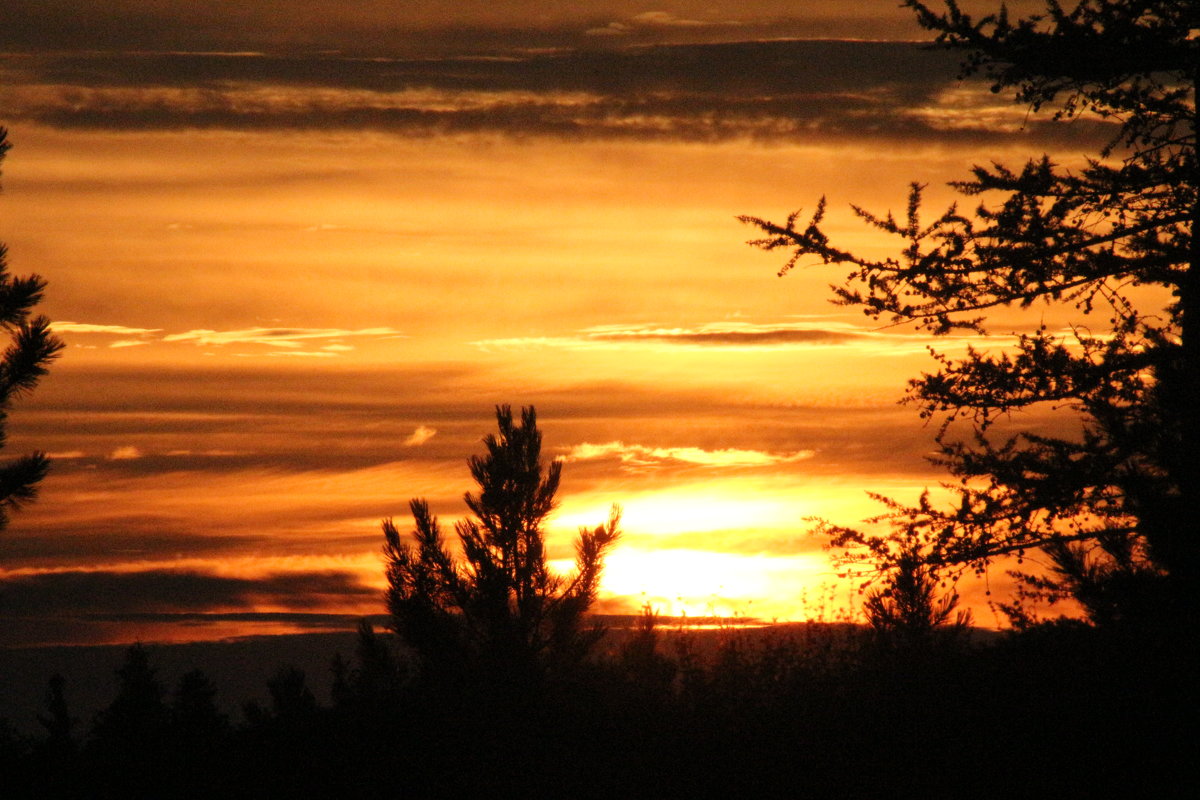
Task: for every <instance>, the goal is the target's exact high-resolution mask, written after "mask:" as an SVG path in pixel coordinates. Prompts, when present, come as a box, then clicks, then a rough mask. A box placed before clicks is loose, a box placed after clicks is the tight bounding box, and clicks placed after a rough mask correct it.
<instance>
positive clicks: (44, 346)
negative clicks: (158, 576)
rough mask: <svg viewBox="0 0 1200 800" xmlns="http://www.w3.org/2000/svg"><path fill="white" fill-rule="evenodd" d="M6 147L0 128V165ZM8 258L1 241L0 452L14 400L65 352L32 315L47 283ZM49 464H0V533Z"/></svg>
mask: <svg viewBox="0 0 1200 800" xmlns="http://www.w3.org/2000/svg"><path fill="white" fill-rule="evenodd" d="M9 148H10V145H9V143H8V131H6V130H5V129H4V128H0V162H3V161H4V156H5V154H7V152H8V150H9ZM7 255H8V248H6V247H5V246H4V244H2V243H0V329H3V331H4V333H5V334H7V335H8V336H10V337H11V341H10V342H9V345H8V347H7V348H6V349H5V350H4V352H3V354H0V448H3V447H4V443H5V438H6V436H5V423H6V421H7V419H8V411H9V409H10V408H11V406H12V402H13V400H15V399H16V398H17V397H19V396H20V395H21V394H22V393H24V392H28V391H29V390H31V389H33V387H34V386H35V385H37V382H38V379H39V378H40V377H42V376H43V375H45V374H46V367H47V366H48V365H49V364H50V362H51V361H53V360H54V358H55V357H56V356H57V355H58V353H59V351H60V350H62V348H63V343H62V341H61V340H60V339H59V338H58V337H56V336H54V335H53V334H52V333H50V321H49V320H48V319H46V317H44V316H40V315H39V316H36V317H31V316H30V312H31V310H32V309H33V307H34V306H35V305H37V304H38V303H39V302H41V300H42V291H43V290H44V289H45V288H46V281H45V280H43V279H42V277H41V276H39V275H27V276H25V277H15V276H13V275H10V274H9V272H8V258H7ZM49 463H50V462H49V460H48V459H47V458H46V456H45V454H44V453H31V454H29V455H26V456H22V457H20V458H17V459H14V460H13V461H10V462H8V463H7V464H4V465H2V466H0V531H2V530H4V528H5V527H6V526H7V524H8V515H9V513H10V512H11V511H14V510H16V509H18V508H20V507H21V506H22V505H23V504H25V503H27V502H29V501H30V500H32V499H33V498H34V497H35V496H36V494H37V484H38V482H39V481H40V480H41V479H42V478H43V477H44V476H45V474H46V469H47V468H48V467H49Z"/></svg>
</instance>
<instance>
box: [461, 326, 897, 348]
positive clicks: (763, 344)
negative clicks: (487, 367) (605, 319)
mask: <svg viewBox="0 0 1200 800" xmlns="http://www.w3.org/2000/svg"><path fill="white" fill-rule="evenodd" d="M873 337H875V338H877V337H878V334H873V333H872V332H870V331H865V330H862V329H858V328H854V327H852V326H849V325H839V324H834V323H828V324H824V325H817V324H813V323H806V322H794V323H793V322H782V323H749V322H714V323H708V324H705V325H701V326H698V327H694V328H662V327H656V326H649V325H644V326H624V325H603V326H597V327H592V328H585V329H583V330H581V331H580V332H579V333H578V334H577V335H575V336H565V337H524V338H513V339H486V340H481V341H476V342H473V344H475V345H476V346H477V347H480V348H482V349H485V350H487V349H492V348H500V349H522V348H529V347H561V348H567V349H589V350H590V349H614V348H616V349H619V348H625V347H657V346H662V345H667V346H670V347H692V348H705V347H720V348H777V347H808V346H813V345H844V344H849V343H852V342H861V341H865V340H869V339H871V338H873Z"/></svg>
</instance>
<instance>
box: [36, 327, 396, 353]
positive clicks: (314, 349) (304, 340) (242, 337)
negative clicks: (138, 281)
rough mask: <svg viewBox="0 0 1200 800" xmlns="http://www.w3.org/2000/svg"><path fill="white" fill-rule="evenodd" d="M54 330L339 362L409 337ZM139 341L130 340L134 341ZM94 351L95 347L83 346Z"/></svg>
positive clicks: (383, 330)
mask: <svg viewBox="0 0 1200 800" xmlns="http://www.w3.org/2000/svg"><path fill="white" fill-rule="evenodd" d="M52 327H53V329H54V330H55V331H56V332H57V333H60V334H64V335H67V336H71V337H76V336H78V337H92V336H119V337H122V338H119V339H115V340H113V341H110V342H108V343H107V345H106V346H107V347H109V348H110V349H124V348H130V347H144V346H147V345H153V344H193V345H196V346H198V347H206V348H225V347H250V348H258V350H257V351H255V352H242V353H236V355H239V356H246V357H249V356H254V355H258V354H264V353H262V348H266V352H265V355H268V356H283V357H291V358H336V357H337V356H339V355H342V354H345V353H349V352H353V351H354V349H355V348H354V345H352V344H348V343H347V341H346V340H351V341H355V340H357V341H381V340H387V339H401V338H405V335H404V334H403V333H401V332H400V331H398V330H396V329H395V328H389V327H375V328H297V327H273V328H268V327H254V328H238V329H232V330H214V329H211V328H196V329H193V330H190V331H183V332H181V333H168V334H165V335H164V334H163V329H162V328H134V327H129V326H126V325H101V324H94V323H87V322H56V323H54V324H53V326H52ZM134 336H135V337H137V338H130V337H134ZM83 346H85V347H92V346H91V345H83Z"/></svg>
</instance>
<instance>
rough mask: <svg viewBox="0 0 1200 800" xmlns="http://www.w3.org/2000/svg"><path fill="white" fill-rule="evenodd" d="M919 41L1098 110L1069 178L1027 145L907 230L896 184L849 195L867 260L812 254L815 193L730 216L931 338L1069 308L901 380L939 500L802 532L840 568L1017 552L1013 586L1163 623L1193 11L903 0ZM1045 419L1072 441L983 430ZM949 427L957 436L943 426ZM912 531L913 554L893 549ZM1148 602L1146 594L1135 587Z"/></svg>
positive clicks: (1039, 94) (1181, 546)
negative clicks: (1020, 313)
mask: <svg viewBox="0 0 1200 800" xmlns="http://www.w3.org/2000/svg"><path fill="white" fill-rule="evenodd" d="M907 5H908V6H909V7H911V8H912V9H914V11H915V12H916V14H917V17H918V20H919V21H920V23H921V24H922V25H923V26H925V27H926V28H928V29H930V30H933V31H935V32H936V33H937V42H938V43H939V44H940V45H942V46H945V47H951V48H957V49H962V50H965V51H966V52H967V54H968V55H967V60H966V62H965V63H964V65H963V69H964V73H965V74H972V73H982V74H983V75H984V76H985V77H987V78H989V79H990V80H991V81H992V84H993V85H992V89H993V91H996V92H1001V91H1008V90H1012V91H1014V92H1015V97H1016V101H1017V102H1020V103H1024V104H1027V105H1028V106H1030V107H1032V108H1033V109H1039V108H1041V107H1043V106H1046V107H1052V108H1054V109H1055V110H1056V113H1055V116H1056V118H1057V119H1061V120H1066V119H1070V118H1075V117H1079V116H1083V115H1092V116H1098V117H1099V118H1101V119H1104V120H1107V121H1108V122H1111V123H1114V124H1115V125H1116V130H1117V133H1116V135H1115V136H1114V137H1113V139H1112V140H1111V141H1110V142H1109V144H1108V145H1107V146H1105V147H1103V148H1102V149H1101V151H1100V152H1099V153H1098V154H1096V155H1095V156H1094V157H1091V158H1088V159H1087V162H1086V165H1085V166H1083V167H1082V168H1080V169H1077V170H1069V169H1064V168H1062V167H1060V166H1058V165H1057V164H1055V163H1054V162H1053V161H1052V160H1051V159H1050V158H1049V157H1048V156H1043V157H1041V158H1037V159H1033V160H1030V161H1029V162H1028V163H1026V164H1025V165H1024V166H1023V167H1022V168H1020V169H1010V168H1008V167H1005V166H1003V165H1001V164H993V165H992V166H989V167H980V166H977V167H975V168H974V169H973V175H972V178H971V179H970V180H966V181H961V182H958V183H955V184H952V185H953V186H954V187H955V188H956V189H957V190H958V191H959V192H960V193H961V194H963V195H965V196H967V197H973V198H974V197H978V198H980V199H981V202H980V204H979V205H978V207H977V208H976V209H975V210H974V212H973V213H972V212H966V211H962V210H960V209H959V208H958V207H957V206H952V207H950V208H949V209H948V210H947V211H946V212H944V213H942V214H940V215H938V216H936V217H934V218H933V219H932V220H930V219H926V218H924V217H923V215H922V214H921V189H922V187H921V186H920V185H918V184H914V185H913V186H912V190H911V192H910V195H909V202H908V209H907V213H906V215H905V216H904V217H903V218H901V219H898V218H896V217H894V216H893V215H891V214H888V215H886V216H883V217H879V216H876V215H874V214H871V213H870V212H868V211H865V210H863V209H861V208H858V207H854V211H855V213H856V214H857V215H858V216H859V217H860V218H862V219H863V220H864V221H865V222H866V223H868V224H869V225H870V226H873V227H874V228H877V229H879V230H881V231H884V232H886V233H888V234H891V235H894V236H896V237H899V238H900V239H902V240H903V241H904V246H903V249H902V251H901V252H900V253H899V254H898V255H896V256H893V257H889V258H884V259H872V258H867V257H863V256H860V255H856V254H854V253H851V252H849V251H846V250H842V249H839V248H837V247H835V246H834V245H832V244H831V243H830V241H829V239H828V237H827V236H826V234H825V232H824V230H823V229H822V223H823V218H824V214H825V202H824V199H822V200H821V202H820V203H819V204H818V205H817V208H816V212H815V214H814V215H813V216H812V218H811V220H810V221H809V222H808V223H807V224H802V223H799V222H798V217H799V212H797V213H795V214H792V215H791V216H790V217H789V218H788V219H787V221H786V222H785V223H784V224H782V225H779V224H775V223H772V222H768V221H765V220H762V219H758V218H755V217H742V220H743V221H745V222H748V223H750V224H752V225H754V226H756V227H758V228H759V229H760V230H762V231H763V232H764V233H765V234H766V236H765V237H763V238H760V239H757V240H755V241H754V242H752V244H755V245H757V246H759V247H761V248H763V249H766V250H776V249H784V250H790V251H791V255H790V257H789V258H788V261H787V262H786V263H785V264H784V267H783V269H782V270H781V272H780V274H783V273H786V272H787V271H788V270H789V269H791V268H792V267H793V266H795V265H797V264H798V263H799V262H800V259H802V258H804V257H806V256H813V257H815V259H816V260H817V261H819V262H821V263H824V264H840V265H846V266H848V267H849V268H850V272H849V274H848V276H847V278H846V280H845V282H844V283H843V284H842V285H841V286H838V287H835V288H834V291H835V295H836V299H835V302H836V303H840V304H843V305H850V306H858V307H861V308H862V309H863V311H864V312H865V313H866V314H867V315H868V316H870V317H871V318H873V319H881V318H882V319H884V320H887V321H889V322H892V323H913V324H915V325H916V327H917V328H918V329H921V330H926V331H929V332H931V333H933V334H937V335H941V334H946V333H950V332H954V331H966V332H971V333H976V334H984V333H986V328H985V322H986V316H987V314H988V313H989V312H990V311H992V310H994V309H999V308H1017V309H1024V308H1030V307H1033V306H1035V305H1040V304H1046V305H1052V306H1058V307H1064V308H1068V309H1073V310H1074V312H1077V313H1078V314H1079V315H1080V320H1079V324H1077V325H1075V326H1074V327H1073V328H1072V329H1071V330H1070V332H1069V333H1065V334H1064V333H1060V332H1058V331H1054V330H1051V329H1049V328H1048V327H1047V326H1046V325H1045V324H1042V325H1041V326H1040V327H1038V328H1037V329H1036V330H1034V332H1032V333H1025V334H1021V335H1019V336H1017V338H1016V341H1015V342H1013V343H1012V345H1011V347H1010V348H1008V349H1007V351H1004V350H1000V351H997V352H987V351H981V350H977V349H974V348H970V349H968V351H967V353H966V355H965V356H964V357H962V358H957V359H956V358H951V357H949V356H947V355H945V354H939V353H935V354H934V355H935V359H936V362H937V363H936V368H935V370H934V371H933V372H931V373H928V374H924V375H922V376H921V377H919V378H917V379H914V380H912V381H910V384H909V393H908V399H909V401H910V402H913V403H915V404H916V405H917V407H918V408H919V409H920V413H921V416H922V417H925V418H930V417H935V416H936V417H940V418H942V426H941V428H940V432H939V435H938V443H939V446H940V456H939V457H938V458H937V459H935V461H937V462H938V463H941V464H942V465H944V466H945V467H947V468H948V469H949V471H950V473H951V474H952V475H953V476H954V477H955V478H957V479H958V481H957V482H956V483H954V484H951V485H949V486H948V487H947V488H949V489H950V490H951V491H952V492H953V494H954V496H955V501H954V503H953V504H952V505H951V506H950V507H948V508H941V507H937V506H935V505H934V504H933V503H932V502H931V501H930V500H929V498H928V496H925V497H922V498H921V500H920V501H919V502H918V503H917V504H916V505H915V506H907V505H903V504H900V503H895V502H889V504H888V511H886V512H885V513H884V514H883V515H882V516H881V518H880V519H885V520H890V521H891V522H892V523H893V528H892V533H891V534H890V535H883V536H880V535H875V534H869V533H864V532H862V531H860V530H857V529H854V528H847V527H841V526H832V525H827V526H825V532H826V533H829V534H831V535H832V536H833V541H834V544H835V545H838V546H842V547H845V548H846V550H845V551H844V555H845V558H846V560H847V561H849V562H851V563H859V564H866V563H869V562H874V563H876V564H879V565H881V566H883V567H885V568H888V567H894V566H896V565H897V564H898V563H899V561H900V559H902V558H904V557H906V556H905V553H908V552H912V551H914V548H915V549H916V550H917V551H920V552H921V553H922V554H923V556H922V557H923V558H924V559H925V560H926V563H929V564H935V565H955V566H957V567H958V568H959V569H961V568H962V567H964V566H966V565H970V566H973V567H974V568H975V569H976V570H979V571H982V570H983V569H985V568H986V567H987V565H988V564H989V563H990V562H992V561H993V560H994V559H997V558H1000V557H1006V556H1013V555H1015V556H1017V557H1018V558H1021V557H1022V556H1024V555H1026V554H1028V553H1030V552H1031V551H1034V550H1040V551H1041V552H1042V553H1044V554H1046V555H1047V556H1048V557H1049V559H1050V561H1051V563H1052V564H1053V566H1054V570H1053V571H1051V572H1050V573H1048V574H1041V575H1031V574H1026V573H1020V572H1019V573H1016V574H1017V575H1018V577H1022V578H1024V579H1025V580H1026V581H1027V585H1026V590H1027V592H1028V593H1030V594H1033V595H1038V596H1041V597H1044V598H1048V599H1055V598H1057V597H1061V596H1064V595H1074V596H1075V597H1076V598H1077V599H1079V600H1080V601H1081V602H1082V603H1083V605H1084V607H1085V608H1086V609H1087V610H1088V611H1089V612H1090V613H1092V615H1093V619H1095V620H1096V621H1104V620H1111V619H1120V618H1122V617H1125V616H1136V615H1138V614H1139V609H1143V610H1144V609H1145V608H1146V607H1147V606H1149V607H1151V608H1152V609H1153V610H1154V612H1155V613H1158V614H1161V613H1163V612H1166V611H1168V610H1171V609H1173V610H1174V611H1175V612H1178V613H1182V612H1183V609H1185V608H1189V607H1191V605H1192V604H1194V602H1195V597H1196V591H1195V590H1196V581H1197V570H1198V569H1200V537H1197V536H1196V530H1195V518H1194V515H1195V512H1196V509H1198V508H1200V457H1198V454H1200V286H1198V283H1197V281H1198V280H1200V278H1198V276H1197V273H1196V269H1195V266H1196V263H1197V260H1198V256H1200V251H1198V247H1200V244H1198V243H1197V241H1196V239H1195V238H1194V236H1193V231H1194V227H1195V222H1196V218H1197V216H1198V215H1200V199H1198V196H1197V162H1196V125H1195V121H1196V104H1195V91H1196V79H1197V75H1196V71H1197V70H1196V65H1197V64H1200V52H1198V41H1197V40H1196V38H1195V37H1194V36H1193V35H1192V31H1194V30H1195V28H1196V27H1197V15H1196V10H1195V4H1193V3H1179V2H1174V1H1173V0H1130V1H1127V2H1112V1H1111V0H1084V1H1083V2H1081V3H1079V4H1078V6H1076V7H1075V8H1074V9H1073V10H1071V11H1066V10H1064V9H1063V8H1062V7H1061V6H1060V5H1059V4H1058V3H1057V2H1054V1H1052V2H1049V3H1048V6H1047V10H1046V13H1045V14H1043V15H1038V16H1031V17H1029V18H1028V19H1021V20H1017V21H1013V20H1010V19H1009V17H1008V15H1007V13H1006V12H1005V11H1004V10H1001V11H1000V12H999V13H998V14H995V15H989V16H985V17H982V18H979V19H975V18H973V17H971V16H970V15H968V14H966V13H964V12H962V11H961V9H959V8H958V6H957V5H956V4H955V3H954V2H952V0H948V2H947V4H946V10H945V12H944V13H938V12H935V11H933V10H931V9H930V8H929V7H928V6H926V5H925V4H923V3H920V2H916V1H915V0H909V2H907ZM1032 408H1039V409H1042V410H1046V409H1056V410H1067V411H1069V412H1070V414H1072V415H1073V416H1072V424H1073V426H1074V432H1073V433H1070V434H1067V435H1063V436H1048V435H1044V434H1038V433H1033V432H1025V433H1020V434H1017V435H1015V436H1003V437H1001V436H997V435H996V430H997V429H995V428H993V426H994V423H996V422H997V421H998V420H1000V419H1001V418H1004V417H1008V416H1010V415H1014V414H1017V413H1018V412H1020V411H1022V410H1024V409H1032ZM956 422H958V423H962V424H965V425H966V426H968V428H969V429H970V431H969V433H968V434H966V435H961V434H960V426H959V425H956V424H954V423H956ZM910 538H915V540H916V541H915V544H913V545H911V546H910V545H908V544H905V540H906V539H910ZM1149 596H1153V598H1154V599H1153V600H1152V601H1150V602H1147V600H1146V598H1147V597H1149Z"/></svg>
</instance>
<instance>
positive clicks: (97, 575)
mask: <svg viewBox="0 0 1200 800" xmlns="http://www.w3.org/2000/svg"><path fill="white" fill-rule="evenodd" d="M3 585H4V610H5V614H7V615H11V616H18V617H19V616H47V615H63V614H75V615H93V614H129V613H169V612H205V611H231V610H233V611H236V610H245V611H251V610H254V608H255V606H262V605H274V606H279V607H282V608H287V609H295V610H302V609H310V608H318V607H321V606H322V605H325V604H328V603H329V601H330V599H331V598H345V599H347V600H357V601H362V600H365V599H370V598H374V597H377V596H378V590H376V589H374V588H372V587H368V586H365V585H363V584H362V583H360V582H359V579H358V576H357V575H355V574H353V573H349V572H337V571H319V572H280V573H271V574H266V575H263V576H261V577H255V578H246V577H230V576H223V575H215V574H209V573H203V572H196V571H190V570H165V569H156V570H147V571H142V572H106V571H88V570H63V571H55V572H44V573H37V574H17V575H12V574H9V575H6V576H5V577H4V584H3Z"/></svg>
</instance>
